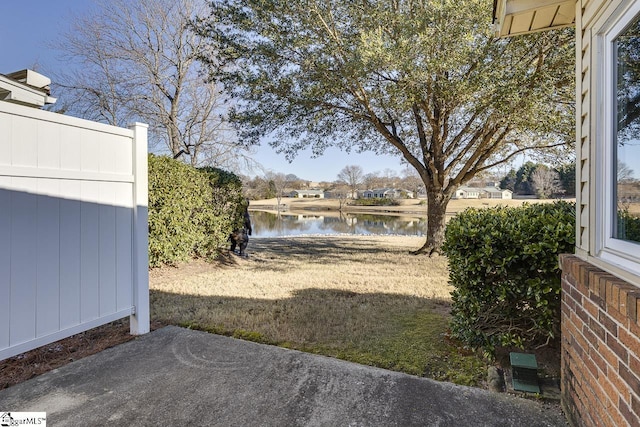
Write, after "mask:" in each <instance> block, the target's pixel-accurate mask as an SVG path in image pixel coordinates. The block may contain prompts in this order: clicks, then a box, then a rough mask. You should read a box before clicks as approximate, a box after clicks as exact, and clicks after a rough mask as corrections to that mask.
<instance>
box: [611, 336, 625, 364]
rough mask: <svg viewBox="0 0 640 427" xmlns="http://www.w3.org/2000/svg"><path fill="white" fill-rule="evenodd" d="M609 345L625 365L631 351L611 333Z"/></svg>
mask: <svg viewBox="0 0 640 427" xmlns="http://www.w3.org/2000/svg"><path fill="white" fill-rule="evenodd" d="M607 347H609V348H610V349H611V351H613V352H614V353H615V354H616V355H617V356H618V358H620V360H621V361H622V362H623V363H624V364H625V365H626V364H627V363H628V361H629V352H628V351H627V349H626V348H624V346H623V345H622V344H620V342H619V341H618V339H617V338H615V337H614V336H613V335H611V334H607Z"/></svg>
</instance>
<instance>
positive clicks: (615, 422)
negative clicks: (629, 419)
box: [606, 408, 627, 427]
mask: <svg viewBox="0 0 640 427" xmlns="http://www.w3.org/2000/svg"><path fill="white" fill-rule="evenodd" d="M609 417H611V422H612V424H606V426H607V427H609V426H611V427H621V426H624V425H625V424H627V423H626V422H625V420H624V418H622V414H621V413H620V411H619V410H618V409H617V408H616V409H615V410H612V411H611V412H609Z"/></svg>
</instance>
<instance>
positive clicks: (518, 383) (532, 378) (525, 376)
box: [509, 352, 540, 393]
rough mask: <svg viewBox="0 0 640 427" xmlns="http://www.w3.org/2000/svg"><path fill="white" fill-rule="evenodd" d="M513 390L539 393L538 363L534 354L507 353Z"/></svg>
mask: <svg viewBox="0 0 640 427" xmlns="http://www.w3.org/2000/svg"><path fill="white" fill-rule="evenodd" d="M509 360H510V362H511V374H512V378H513V380H512V383H513V389H514V390H518V391H525V392H527V393H540V386H539V385H538V362H537V361H536V356H535V354H525V353H514V352H512V353H509Z"/></svg>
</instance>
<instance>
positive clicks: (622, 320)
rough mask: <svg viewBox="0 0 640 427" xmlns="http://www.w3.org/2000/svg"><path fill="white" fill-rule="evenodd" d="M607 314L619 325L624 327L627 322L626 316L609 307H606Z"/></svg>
mask: <svg viewBox="0 0 640 427" xmlns="http://www.w3.org/2000/svg"><path fill="white" fill-rule="evenodd" d="M607 314H608V315H609V316H611V317H612V318H613V319H614V320H615V321H617V322H618V323H620V324H621V325H626V324H628V322H629V318H628V317H627V316H626V315H624V314H622V312H620V311H618V310H616V309H615V308H613V307H611V306H608V307H607Z"/></svg>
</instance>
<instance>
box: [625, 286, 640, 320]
mask: <svg viewBox="0 0 640 427" xmlns="http://www.w3.org/2000/svg"><path fill="white" fill-rule="evenodd" d="M638 300H640V290H639V289H638V288H634V290H632V291H630V292H628V293H627V314H628V316H629V319H630V320H631V321H632V322H637V321H638Z"/></svg>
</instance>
